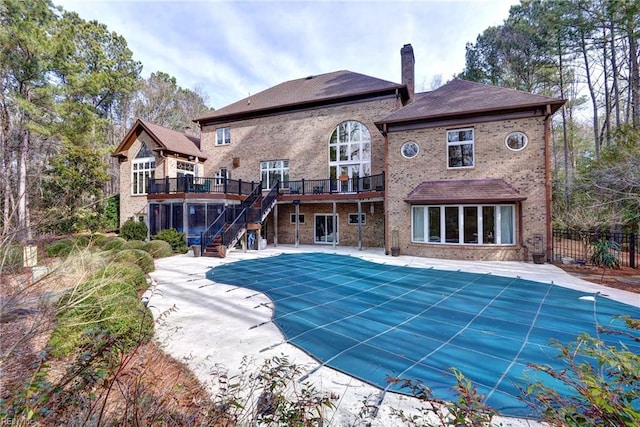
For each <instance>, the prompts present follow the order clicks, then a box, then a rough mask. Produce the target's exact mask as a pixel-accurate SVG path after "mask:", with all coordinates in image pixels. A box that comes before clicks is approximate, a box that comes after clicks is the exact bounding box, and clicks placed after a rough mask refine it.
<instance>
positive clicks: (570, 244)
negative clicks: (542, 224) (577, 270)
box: [552, 230, 640, 268]
mask: <svg viewBox="0 0 640 427" xmlns="http://www.w3.org/2000/svg"><path fill="white" fill-rule="evenodd" d="M599 240H607V241H611V242H615V243H616V245H614V246H615V247H616V249H612V250H611V251H612V253H613V254H614V255H615V256H616V257H617V258H618V261H619V262H620V266H622V267H631V268H638V267H639V266H640V250H639V249H640V248H639V245H638V236H637V235H636V234H635V233H609V232H605V231H574V230H553V242H552V250H553V260H554V261H560V262H561V261H562V260H563V258H565V260H567V259H568V261H570V262H571V261H572V262H576V263H579V264H583V263H584V264H589V263H590V262H591V255H592V254H593V250H594V247H593V244H594V243H595V242H597V241H599Z"/></svg>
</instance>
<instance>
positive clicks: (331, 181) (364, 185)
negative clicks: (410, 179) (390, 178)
mask: <svg viewBox="0 0 640 427" xmlns="http://www.w3.org/2000/svg"><path fill="white" fill-rule="evenodd" d="M281 188H282V190H283V191H284V192H287V193H289V194H334V193H363V192H370V191H384V174H379V175H369V176H361V177H356V176H354V177H348V176H341V177H337V178H327V179H301V180H299V181H287V182H283V183H281Z"/></svg>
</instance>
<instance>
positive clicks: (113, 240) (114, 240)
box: [103, 236, 127, 251]
mask: <svg viewBox="0 0 640 427" xmlns="http://www.w3.org/2000/svg"><path fill="white" fill-rule="evenodd" d="M125 243H127V241H126V240H125V239H123V238H122V237H116V236H113V237H109V239H107V242H106V243H105V244H104V247H103V249H104V250H105V251H110V250H112V249H120V248H122V246H123V245H124V244H125Z"/></svg>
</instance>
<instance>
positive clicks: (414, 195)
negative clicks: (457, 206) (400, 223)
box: [405, 178, 526, 204]
mask: <svg viewBox="0 0 640 427" xmlns="http://www.w3.org/2000/svg"><path fill="white" fill-rule="evenodd" d="M522 200H526V197H524V196H523V195H521V194H520V193H519V192H518V190H516V189H515V188H513V187H512V186H511V185H509V184H507V183H506V182H505V181H503V180H502V179H489V178H487V179H463V180H455V181H425V182H423V183H421V184H419V185H418V186H417V187H416V188H414V189H413V190H412V191H411V192H410V193H409V195H408V196H407V198H406V199H405V202H407V203H411V204H418V203H431V204H445V203H506V202H515V201H522Z"/></svg>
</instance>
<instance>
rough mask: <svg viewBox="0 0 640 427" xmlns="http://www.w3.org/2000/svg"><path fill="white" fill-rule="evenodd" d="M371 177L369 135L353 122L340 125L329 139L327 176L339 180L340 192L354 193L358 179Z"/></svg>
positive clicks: (364, 128)
mask: <svg viewBox="0 0 640 427" xmlns="http://www.w3.org/2000/svg"><path fill="white" fill-rule="evenodd" d="M370 175H371V134H370V133H369V129H367V127H366V126H365V125H364V124H363V123H360V122H358V121H355V120H348V121H345V122H342V123H340V124H339V125H338V126H337V127H336V128H335V129H334V130H333V133H331V138H330V139H329V176H330V177H331V179H332V180H335V179H336V178H339V179H340V182H341V184H340V185H341V188H340V189H339V190H340V191H355V188H353V186H354V185H357V184H358V183H359V180H358V178H361V177H364V176H370Z"/></svg>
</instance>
